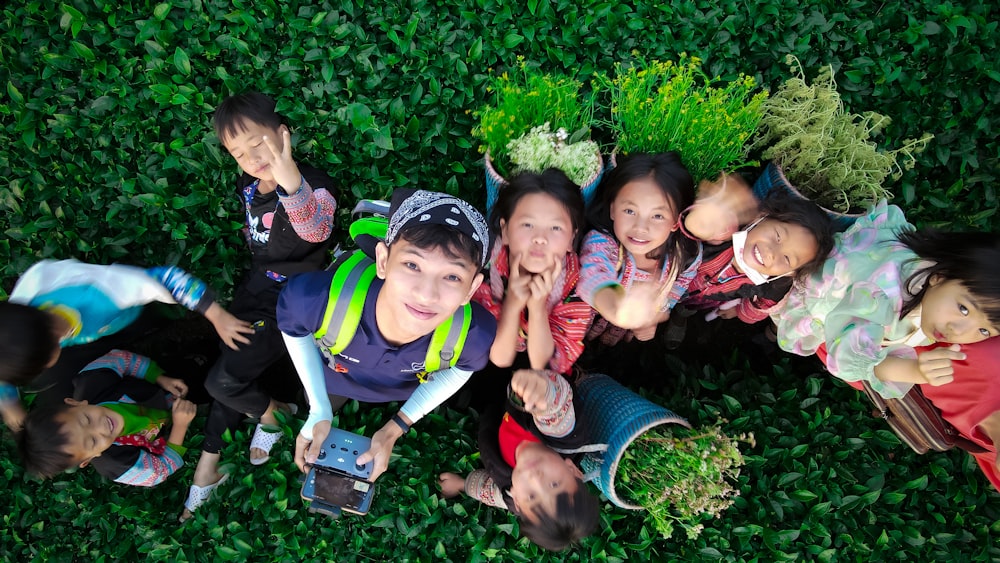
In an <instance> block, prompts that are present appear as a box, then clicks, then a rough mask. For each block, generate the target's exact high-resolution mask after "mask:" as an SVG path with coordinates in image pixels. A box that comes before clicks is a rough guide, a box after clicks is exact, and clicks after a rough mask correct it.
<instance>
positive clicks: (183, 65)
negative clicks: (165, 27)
mask: <svg viewBox="0 0 1000 563" xmlns="http://www.w3.org/2000/svg"><path fill="white" fill-rule="evenodd" d="M174 66H175V67H177V71H178V72H180V73H181V74H183V75H185V76H187V75H189V74H191V59H189V58H188V54H187V51H185V50H184V49H181V48H180V47H178V48H177V49H176V50H175V51H174Z"/></svg>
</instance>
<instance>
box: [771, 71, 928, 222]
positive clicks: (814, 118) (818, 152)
mask: <svg viewBox="0 0 1000 563" xmlns="http://www.w3.org/2000/svg"><path fill="white" fill-rule="evenodd" d="M786 63H787V64H788V65H789V66H790V67H791V69H792V71H793V73H794V76H792V77H791V78H789V79H788V80H786V81H785V82H784V83H783V84H782V85H781V86H780V87H779V88H778V90H777V91H775V93H774V94H773V95H772V96H771V97H770V99H769V100H767V102H765V103H764V117H763V119H761V123H760V135H759V137H758V138H757V140H756V141H754V143H753V148H754V149H759V148H763V147H766V148H765V149H764V151H763V152H762V153H761V156H762V157H763V158H765V159H767V160H773V161H774V162H775V163H776V164H777V165H778V166H780V167H781V170H782V172H784V174H785V177H786V178H787V179H788V181H789V183H790V184H792V185H793V186H795V187H796V188H797V189H798V190H799V191H800V192H801V193H802V195H803V196H805V197H807V198H809V199H812V200H813V201H815V202H816V203H818V204H819V205H822V206H824V207H826V208H828V209H832V210H834V211H838V212H841V213H848V212H851V211H857V210H863V209H864V208H865V207H867V206H868V205H870V204H872V203H875V202H877V201H878V200H880V199H883V198H885V199H890V198H892V193H891V192H890V191H889V190H888V189H886V188H885V186H884V183H885V181H886V179H888V178H890V177H891V178H892V179H898V178H899V177H900V176H902V174H903V170H904V169H909V168H912V167H913V165H914V163H915V156H914V155H916V154H918V153H920V152H921V151H923V150H924V149H925V148H926V147H927V144H928V143H929V142H930V140H931V139H933V138H934V136H933V135H931V134H929V133H924V134H923V135H922V136H921V137H920V138H919V139H906V140H904V141H903V142H902V146H900V147H899V148H898V149H895V150H891V151H885V150H879V147H878V145H876V144H875V142H874V141H872V140H871V138H872V136H875V135H878V134H879V133H881V131H882V130H883V129H884V128H885V127H886V126H888V125H889V123H890V121H891V120H890V119H889V118H888V117H886V116H884V115H881V114H878V113H875V112H871V111H868V112H864V113H862V114H856V113H848V112H847V111H846V110H845V109H844V104H843V102H842V101H841V99H840V94H839V93H838V92H837V82H836V80H835V79H834V76H833V67H832V66H830V65H827V66H824V67H822V68H820V70H819V74H818V75H817V76H816V78H815V80H813V82H812V84H809V83H807V82H806V77H805V72H804V71H803V69H802V65H801V63H800V62H799V60H798V59H797V58H795V57H794V56H792V55H788V57H787V58H786Z"/></svg>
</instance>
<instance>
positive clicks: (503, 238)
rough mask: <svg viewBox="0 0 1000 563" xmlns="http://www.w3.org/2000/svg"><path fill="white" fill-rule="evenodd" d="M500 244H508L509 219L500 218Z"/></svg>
mask: <svg viewBox="0 0 1000 563" xmlns="http://www.w3.org/2000/svg"><path fill="white" fill-rule="evenodd" d="M500 244H507V220H506V219H500Z"/></svg>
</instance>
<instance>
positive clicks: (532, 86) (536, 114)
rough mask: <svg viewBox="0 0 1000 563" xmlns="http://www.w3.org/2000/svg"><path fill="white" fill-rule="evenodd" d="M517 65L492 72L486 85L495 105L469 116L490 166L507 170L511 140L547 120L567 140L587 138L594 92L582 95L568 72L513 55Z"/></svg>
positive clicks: (499, 170) (503, 171)
mask: <svg viewBox="0 0 1000 563" xmlns="http://www.w3.org/2000/svg"><path fill="white" fill-rule="evenodd" d="M518 62H519V65H518V66H519V70H518V71H517V72H514V73H507V72H504V73H503V74H501V75H500V76H497V77H493V79H492V81H491V83H490V87H489V90H490V91H492V92H494V93H495V94H496V105H495V106H486V107H484V108H482V109H480V110H479V111H477V112H476V113H475V114H474V115H475V116H476V117H478V118H479V125H478V126H476V127H475V128H474V129H473V131H472V134H473V135H475V136H476V137H477V138H479V139H480V140H481V141H482V145H481V146H480V150H481V151H489V154H490V158H491V159H492V161H493V165H494V167H496V168H497V171H498V172H499V173H500V174H501V175H504V176H506V175H508V173H509V172H511V170H510V166H509V159H508V155H509V148H508V145H509V143H510V142H511V141H513V140H515V139H519V138H520V137H522V136H523V135H525V134H527V133H529V131H530V130H531V129H532V128H533V127H538V126H541V125H542V124H545V123H548V124H549V125H550V126H551V128H552V129H553V130H558V129H565V130H566V131H569V132H570V135H571V137H572V140H575V139H577V138H583V137H589V134H590V123H591V121H592V119H593V113H594V101H593V95H592V94H588V95H583V94H581V89H582V88H583V83H582V82H580V81H578V80H575V79H573V78H570V77H568V76H560V75H553V74H543V73H540V72H538V70H537V69H534V68H532V67H529V66H528V65H527V63H525V62H524V60H523V59H522V58H518Z"/></svg>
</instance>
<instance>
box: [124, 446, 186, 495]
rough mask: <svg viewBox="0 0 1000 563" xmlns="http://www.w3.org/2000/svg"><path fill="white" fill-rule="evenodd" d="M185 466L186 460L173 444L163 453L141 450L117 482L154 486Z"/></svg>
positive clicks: (137, 485)
mask: <svg viewBox="0 0 1000 563" xmlns="http://www.w3.org/2000/svg"><path fill="white" fill-rule="evenodd" d="M183 466H184V460H183V459H181V454H180V453H179V452H178V451H177V450H175V449H174V448H173V445H171V446H170V447H167V449H165V450H164V451H163V454H162V455H155V454H152V453H150V452H148V451H146V450H140V451H139V457H138V458H137V459H136V460H135V463H134V464H133V465H132V467H130V468H129V469H128V470H127V471H125V472H124V473H122V474H121V475H119V476H118V477H117V478H115V482H116V483H122V484H123V485H132V486H134V487H152V486H155V485H159V484H160V483H162V482H163V481H165V480H166V479H167V477H170V476H171V475H173V474H174V472H175V471H177V470H178V469H180V468H181V467H183Z"/></svg>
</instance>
